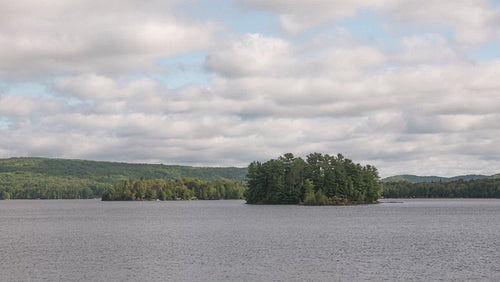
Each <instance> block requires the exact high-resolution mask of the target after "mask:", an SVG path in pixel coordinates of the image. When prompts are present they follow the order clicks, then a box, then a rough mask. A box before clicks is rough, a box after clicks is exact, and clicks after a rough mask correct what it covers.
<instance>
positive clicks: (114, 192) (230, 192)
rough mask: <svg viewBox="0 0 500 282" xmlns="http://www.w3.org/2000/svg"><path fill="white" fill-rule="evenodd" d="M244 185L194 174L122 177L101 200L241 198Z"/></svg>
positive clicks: (104, 193)
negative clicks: (133, 178) (161, 177)
mask: <svg viewBox="0 0 500 282" xmlns="http://www.w3.org/2000/svg"><path fill="white" fill-rule="evenodd" d="M244 190H245V186H244V185H243V184H242V183H241V182H238V181H232V180H223V179H219V180H212V181H203V180H199V179H196V178H182V179H176V180H165V179H155V180H148V179H141V180H137V181H131V180H128V181H123V182H122V183H120V184H117V185H115V186H113V187H112V188H109V189H108V190H106V191H104V192H103V193H102V200H103V201H144V200H157V199H158V200H162V201H165V200H219V199H242V198H243V191H244Z"/></svg>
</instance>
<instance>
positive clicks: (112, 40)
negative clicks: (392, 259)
mask: <svg viewBox="0 0 500 282" xmlns="http://www.w3.org/2000/svg"><path fill="white" fill-rule="evenodd" d="M286 152H292V153H294V154H295V155H297V156H305V155H307V154H308V153H311V152H321V153H330V154H336V153H342V154H344V156H346V157H348V158H350V159H352V160H354V161H355V162H360V163H362V164H367V163H369V164H372V165H375V166H376V167H377V168H378V169H379V172H380V174H381V176H383V177H385V176H390V175H394V174H402V173H410V174H419V175H442V176H452V175H458V174H467V173H482V174H493V173H499V172H500V1H487V0H455V1H434V0H352V1H342V0H308V1H303V0H210V1H208V0H205V1H203V0H200V1H196V0H182V1H180V0H179V1H176V0H156V1H141V0H108V1H90V0H72V1H68V0H51V1H39V0H16V1H1V2H0V157H1V158H7V157H26V156H42V157H54V158H56V157H57V158H79V159H91V160H107V161H126V162H147V163H163V164H182V165H203V166H205V165H207V166H247V165H248V164H249V163H250V162H251V161H254V160H260V161H265V160H268V159H269V158H275V157H278V156H279V155H281V154H283V153H286Z"/></svg>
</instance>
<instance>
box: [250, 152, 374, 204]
mask: <svg viewBox="0 0 500 282" xmlns="http://www.w3.org/2000/svg"><path fill="white" fill-rule="evenodd" d="M247 181H248V182H247V189H246V191H245V199H246V201H247V203H248V204H304V205H351V204H371V203H376V202H377V200H378V198H379V197H380V192H381V188H382V186H381V184H380V181H379V176H378V171H377V169H376V168H375V167H374V166H371V165H366V166H361V165H360V164H356V163H354V162H353V161H351V160H350V159H347V158H344V156H343V155H342V154H338V155H337V156H330V155H328V154H325V155H323V154H321V153H312V154H309V155H308V156H307V158H306V160H303V159H302V158H300V157H299V158H296V157H294V156H293V154H291V153H287V154H285V155H283V156H281V157H279V158H278V159H271V160H269V161H267V162H265V163H260V162H253V163H251V164H250V165H249V167H248V174H247Z"/></svg>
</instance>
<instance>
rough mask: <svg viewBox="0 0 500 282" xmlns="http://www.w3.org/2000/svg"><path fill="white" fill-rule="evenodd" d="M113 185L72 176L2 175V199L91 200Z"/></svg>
mask: <svg viewBox="0 0 500 282" xmlns="http://www.w3.org/2000/svg"><path fill="white" fill-rule="evenodd" d="M110 186H111V185H109V184H106V183H101V182H98V181H94V180H92V179H82V178H77V177H71V176H66V177H63V176H48V175H42V174H39V173H28V172H22V173H21V172H20V173H16V172H9V173H0V199H91V198H96V197H100V195H101V193H102V192H103V191H104V190H105V189H107V188H109V187H110Z"/></svg>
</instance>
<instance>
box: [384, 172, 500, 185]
mask: <svg viewBox="0 0 500 282" xmlns="http://www.w3.org/2000/svg"><path fill="white" fill-rule="evenodd" d="M487 178H500V174H495V175H491V176H487V175H478V174H468V175H459V176H453V177H441V176H417V175H411V174H402V175H395V176H390V177H386V178H383V179H381V181H382V182H384V183H387V182H400V181H408V182H411V183H422V182H439V181H441V182H449V181H456V180H460V179H462V180H464V181H469V180H477V179H487Z"/></svg>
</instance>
